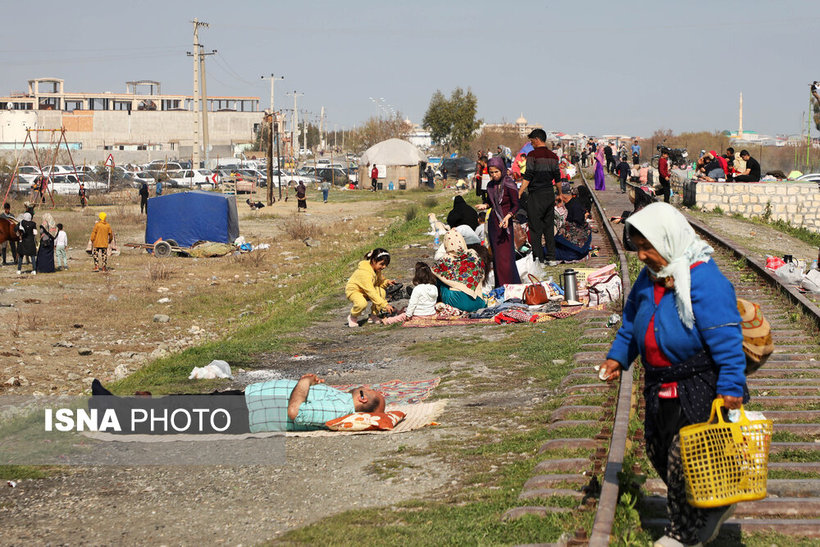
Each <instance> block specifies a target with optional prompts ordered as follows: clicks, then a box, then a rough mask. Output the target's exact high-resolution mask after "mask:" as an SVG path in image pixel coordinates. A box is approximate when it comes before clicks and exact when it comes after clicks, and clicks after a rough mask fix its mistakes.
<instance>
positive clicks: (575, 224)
mask: <svg viewBox="0 0 820 547" xmlns="http://www.w3.org/2000/svg"><path fill="white" fill-rule="evenodd" d="M591 206H592V196H591V195H590V194H589V190H588V189H587V187H586V186H579V187H578V188H576V189H575V191H574V192H573V194H572V197H571V198H570V199H569V201H567V203H566V208H567V218H566V219H565V221H564V224H563V225H562V226H561V228H560V229H559V230H558V232H557V233H556V234H555V259H556V260H562V261H564V262H572V261H575V260H581V259H582V258H584V257H586V256H587V255H588V254H589V248H590V246H591V244H592V230H591V229H590V227H589V224H588V223H587V213H588V212H589V209H590V207H591Z"/></svg>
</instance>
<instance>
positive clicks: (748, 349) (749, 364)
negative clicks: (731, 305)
mask: <svg viewBox="0 0 820 547" xmlns="http://www.w3.org/2000/svg"><path fill="white" fill-rule="evenodd" d="M737 311H739V312H740V319H741V320H742V323H741V326H742V328H743V353H744V354H746V375H747V376H748V375H749V374H754V373H755V372H756V371H757V369H759V368H760V367H762V366H763V364H764V363H765V362H766V359H768V358H769V355H771V354H772V353H773V352H774V343H773V342H772V328H771V325H769V322H768V321H766V318H765V317H763V312H762V311H761V310H760V306H759V305H757V304H755V303H754V302H750V301H748V300H743V299H742V298H738V299H737Z"/></svg>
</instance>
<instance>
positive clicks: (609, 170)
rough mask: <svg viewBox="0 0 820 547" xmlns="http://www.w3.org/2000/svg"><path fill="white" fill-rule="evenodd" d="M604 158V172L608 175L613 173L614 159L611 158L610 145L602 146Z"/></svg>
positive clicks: (609, 143)
mask: <svg viewBox="0 0 820 547" xmlns="http://www.w3.org/2000/svg"><path fill="white" fill-rule="evenodd" d="M604 156H605V157H606V172H607V173H610V174H614V173H615V158H614V157H613V156H612V143H611V142H608V143H607V144H606V146H604Z"/></svg>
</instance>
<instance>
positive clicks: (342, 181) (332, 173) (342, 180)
mask: <svg viewBox="0 0 820 547" xmlns="http://www.w3.org/2000/svg"><path fill="white" fill-rule="evenodd" d="M316 178H318V179H319V180H320V181H321V182H325V181H327V182H332V183H333V184H335V185H337V186H344V185H346V184H349V183H350V177H349V176H348V174H347V170H345V169H342V168H341V167H328V168H325V169H318V170H317V171H316Z"/></svg>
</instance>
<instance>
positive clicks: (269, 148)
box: [265, 80, 276, 206]
mask: <svg viewBox="0 0 820 547" xmlns="http://www.w3.org/2000/svg"><path fill="white" fill-rule="evenodd" d="M271 81H273V80H271ZM274 116H276V114H275V113H274V112H273V111H271V113H270V114H268V115H266V116H265V127H267V129H268V140H267V145H268V146H267V150H266V152H267V153H266V157H267V160H268V162H267V164H268V169H267V171H268V205H269V206H270V205H273V130H274V127H273V126H274V123H273V118H274Z"/></svg>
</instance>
